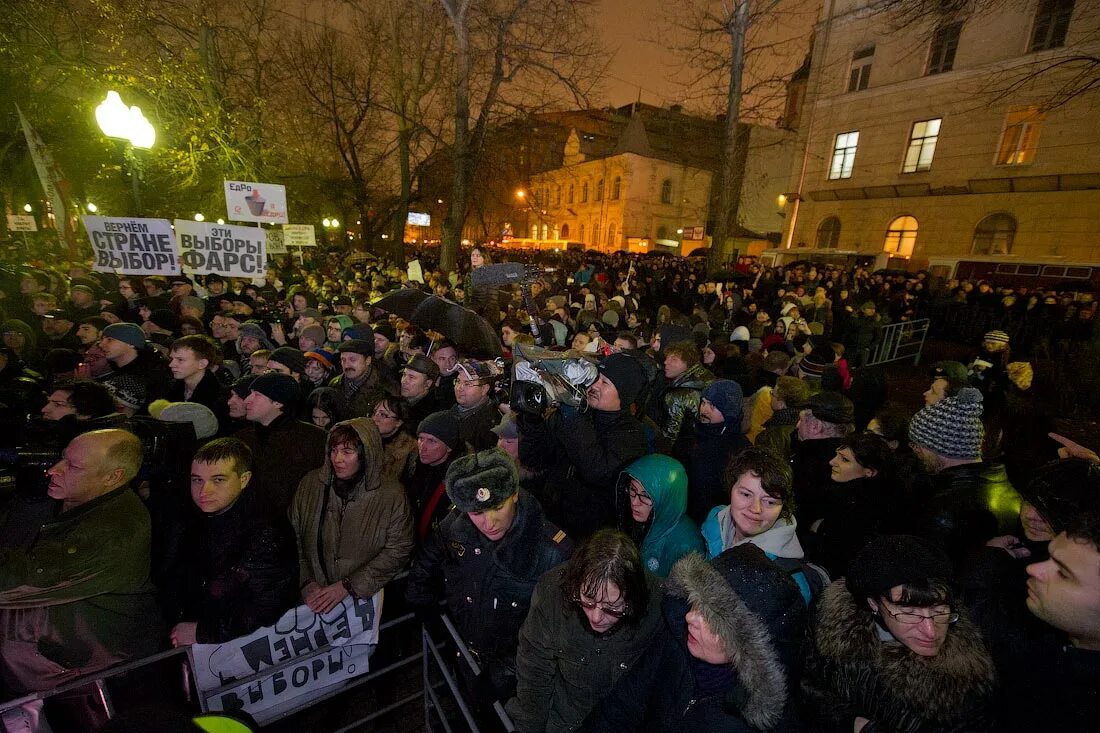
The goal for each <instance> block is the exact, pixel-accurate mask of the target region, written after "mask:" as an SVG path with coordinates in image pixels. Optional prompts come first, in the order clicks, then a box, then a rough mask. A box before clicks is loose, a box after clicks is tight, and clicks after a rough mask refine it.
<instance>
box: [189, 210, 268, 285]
mask: <svg viewBox="0 0 1100 733" xmlns="http://www.w3.org/2000/svg"><path fill="white" fill-rule="evenodd" d="M176 239H177V240H179V251H180V260H181V261H182V262H183V269H184V270H186V271H187V272H189V273H194V274H197V275H211V274H215V273H216V274H218V275H224V276H226V277H249V278H251V277H263V275H264V273H266V272H267V252H266V250H267V232H266V231H264V230H263V229H261V228H259V227H238V226H233V225H231V224H207V223H205V222H198V221H190V220H188V219H176Z"/></svg>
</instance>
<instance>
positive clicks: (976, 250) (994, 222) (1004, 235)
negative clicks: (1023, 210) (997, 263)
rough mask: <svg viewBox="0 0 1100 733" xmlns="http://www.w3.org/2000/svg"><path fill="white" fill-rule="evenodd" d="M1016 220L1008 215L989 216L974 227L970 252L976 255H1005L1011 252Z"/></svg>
mask: <svg viewBox="0 0 1100 733" xmlns="http://www.w3.org/2000/svg"><path fill="white" fill-rule="evenodd" d="M1015 238H1016V220H1015V219H1013V218H1012V217H1011V216H1010V215H1008V214H990V215H989V216H987V217H986V218H984V219H982V220H981V221H980V222H978V226H976V227H974V243H973V244H972V245H971V248H970V251H971V252H972V253H973V254H976V255H1006V254H1009V253H1011V252H1012V240H1014V239H1015Z"/></svg>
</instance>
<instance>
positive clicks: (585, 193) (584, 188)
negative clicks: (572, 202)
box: [581, 181, 588, 204]
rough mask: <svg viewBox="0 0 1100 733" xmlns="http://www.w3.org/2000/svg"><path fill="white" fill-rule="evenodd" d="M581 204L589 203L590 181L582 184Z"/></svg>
mask: <svg viewBox="0 0 1100 733" xmlns="http://www.w3.org/2000/svg"><path fill="white" fill-rule="evenodd" d="M581 203H582V204H587V203H588V181H585V182H584V183H582V184H581Z"/></svg>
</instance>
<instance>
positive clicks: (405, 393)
mask: <svg viewBox="0 0 1100 733" xmlns="http://www.w3.org/2000/svg"><path fill="white" fill-rule="evenodd" d="M431 388H432V381H431V380H430V379H428V375H427V374H422V373H421V372H418V371H415V370H413V369H408V368H406V369H405V370H404V371H403V372H402V374H401V396H402V397H404V398H405V399H407V400H415V399H418V398H420V397H423V396H424V395H426V394H428V391H429V390H430V389H431Z"/></svg>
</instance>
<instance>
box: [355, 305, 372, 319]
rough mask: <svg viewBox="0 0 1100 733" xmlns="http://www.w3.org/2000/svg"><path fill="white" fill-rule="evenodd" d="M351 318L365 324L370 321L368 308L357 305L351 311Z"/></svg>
mask: <svg viewBox="0 0 1100 733" xmlns="http://www.w3.org/2000/svg"><path fill="white" fill-rule="evenodd" d="M351 317H352V318H354V319H355V320H356V321H358V322H359V323H366V322H367V320H368V319H370V308H367V307H365V306H363V305H357V306H355V308H353V309H352V311H351Z"/></svg>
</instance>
